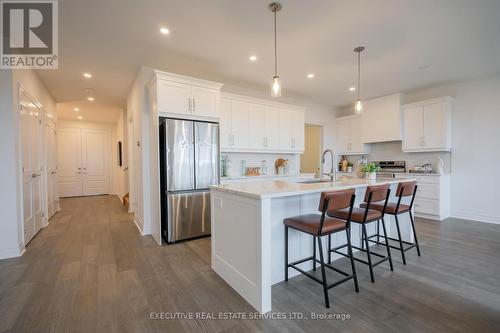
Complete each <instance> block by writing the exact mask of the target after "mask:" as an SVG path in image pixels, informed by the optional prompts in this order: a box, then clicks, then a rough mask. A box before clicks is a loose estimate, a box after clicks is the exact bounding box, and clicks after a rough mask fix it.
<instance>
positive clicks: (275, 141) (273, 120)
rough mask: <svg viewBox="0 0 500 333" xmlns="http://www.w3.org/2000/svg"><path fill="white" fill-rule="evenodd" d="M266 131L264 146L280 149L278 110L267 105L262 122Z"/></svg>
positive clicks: (270, 148) (269, 148)
mask: <svg viewBox="0 0 500 333" xmlns="http://www.w3.org/2000/svg"><path fill="white" fill-rule="evenodd" d="M264 126H265V133H266V148H267V149H268V150H279V149H280V110H279V109H276V108H273V107H268V108H267V110H266V119H265V122H264Z"/></svg>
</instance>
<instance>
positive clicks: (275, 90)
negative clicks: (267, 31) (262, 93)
mask: <svg viewBox="0 0 500 333" xmlns="http://www.w3.org/2000/svg"><path fill="white" fill-rule="evenodd" d="M281 8H282V6H281V4H280V3H279V2H277V1H275V2H271V3H270V4H269V10H271V11H272V12H273V13H274V76H273V79H272V81H271V96H272V97H280V96H281V80H280V76H279V75H278V52H277V42H276V40H277V38H276V14H277V13H278V12H279V11H280V10H281Z"/></svg>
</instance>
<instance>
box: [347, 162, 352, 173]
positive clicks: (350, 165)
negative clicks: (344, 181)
mask: <svg viewBox="0 0 500 333" xmlns="http://www.w3.org/2000/svg"><path fill="white" fill-rule="evenodd" d="M352 165H353V164H352V162H347V172H352Z"/></svg>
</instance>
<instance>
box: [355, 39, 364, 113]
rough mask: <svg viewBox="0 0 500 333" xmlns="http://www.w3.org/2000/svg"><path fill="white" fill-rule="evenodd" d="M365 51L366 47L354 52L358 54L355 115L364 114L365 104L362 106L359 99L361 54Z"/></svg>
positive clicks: (360, 47)
mask: <svg viewBox="0 0 500 333" xmlns="http://www.w3.org/2000/svg"><path fill="white" fill-rule="evenodd" d="M364 49H365V47H364V46H358V47H357V48H355V49H354V52H356V53H357V54H358V98H357V99H356V103H354V113H355V114H362V113H363V104H361V99H360V98H359V94H360V91H361V62H360V60H361V59H360V58H361V52H363V51H364Z"/></svg>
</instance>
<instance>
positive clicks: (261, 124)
mask: <svg viewBox="0 0 500 333" xmlns="http://www.w3.org/2000/svg"><path fill="white" fill-rule="evenodd" d="M266 111H267V110H266V107H265V106H264V105H261V104H250V117H249V123H248V127H249V133H251V135H250V139H249V142H248V148H250V149H267V144H266V129H265V122H266Z"/></svg>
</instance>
